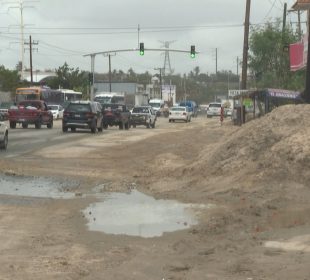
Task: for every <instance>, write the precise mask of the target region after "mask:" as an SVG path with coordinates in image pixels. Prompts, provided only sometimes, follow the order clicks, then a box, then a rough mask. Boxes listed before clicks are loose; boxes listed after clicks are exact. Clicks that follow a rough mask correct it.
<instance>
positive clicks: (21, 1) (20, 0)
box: [7, 0, 38, 80]
mask: <svg viewBox="0 0 310 280" xmlns="http://www.w3.org/2000/svg"><path fill="white" fill-rule="evenodd" d="M32 2H38V1H24V0H18V1H13V2H7V3H9V4H16V6H11V7H9V9H19V11H20V46H21V48H20V56H21V64H22V65H21V68H22V69H21V79H22V80H23V79H24V68H25V66H24V64H25V63H24V61H25V54H24V53H25V48H24V45H25V41H24V28H25V25H24V15H23V13H24V9H25V8H33V6H26V5H25V3H32Z"/></svg>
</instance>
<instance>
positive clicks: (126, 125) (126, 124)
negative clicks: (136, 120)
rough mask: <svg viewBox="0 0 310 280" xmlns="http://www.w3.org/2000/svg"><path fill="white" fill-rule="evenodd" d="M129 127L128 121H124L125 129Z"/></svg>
mask: <svg viewBox="0 0 310 280" xmlns="http://www.w3.org/2000/svg"><path fill="white" fill-rule="evenodd" d="M129 128H130V124H129V122H126V123H125V129H126V130H128V129H129Z"/></svg>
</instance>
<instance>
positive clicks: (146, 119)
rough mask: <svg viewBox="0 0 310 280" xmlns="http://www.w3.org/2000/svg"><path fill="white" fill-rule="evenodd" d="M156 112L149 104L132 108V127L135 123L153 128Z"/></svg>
mask: <svg viewBox="0 0 310 280" xmlns="http://www.w3.org/2000/svg"><path fill="white" fill-rule="evenodd" d="M155 123H156V113H155V111H154V110H153V108H152V107H151V106H137V107H134V108H133V109H132V113H131V124H132V126H133V127H136V126H137V125H145V126H146V127H147V128H150V127H152V128H155Z"/></svg>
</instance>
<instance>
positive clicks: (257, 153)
mask: <svg viewBox="0 0 310 280" xmlns="http://www.w3.org/2000/svg"><path fill="white" fill-rule="evenodd" d="M227 139H228V140H227V141H224V142H223V141H221V143H220V144H219V145H216V146H212V147H210V146H207V147H205V149H204V150H203V151H202V152H201V154H200V157H199V159H198V160H197V161H196V162H195V163H193V164H192V165H191V166H190V167H189V169H190V170H191V171H193V172H195V173H199V174H201V173H204V174H205V175H210V173H211V174H212V175H221V176H222V175H228V176H229V175H232V174H236V173H239V174H240V176H245V175H246V176H248V177H247V178H249V177H251V175H253V176H252V177H251V178H258V179H260V180H261V179H264V178H266V179H268V180H270V179H275V180H294V181H296V182H301V183H303V182H309V181H310V105H286V106H281V107H278V108H277V109H275V110H274V111H272V112H271V113H269V114H267V115H265V116H264V117H262V118H259V119H256V120H253V121H250V122H248V123H247V124H245V125H244V126H242V127H241V128H240V129H237V130H235V131H234V132H233V134H232V135H230V137H229V138H227ZM185 172H186V170H185Z"/></svg>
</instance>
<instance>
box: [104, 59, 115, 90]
mask: <svg viewBox="0 0 310 280" xmlns="http://www.w3.org/2000/svg"><path fill="white" fill-rule="evenodd" d="M115 55H116V53H115V54H113V55H112V54H111V53H108V54H104V55H103V56H107V57H108V58H109V90H110V92H112V70H111V56H115Z"/></svg>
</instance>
